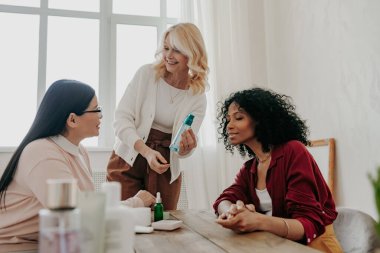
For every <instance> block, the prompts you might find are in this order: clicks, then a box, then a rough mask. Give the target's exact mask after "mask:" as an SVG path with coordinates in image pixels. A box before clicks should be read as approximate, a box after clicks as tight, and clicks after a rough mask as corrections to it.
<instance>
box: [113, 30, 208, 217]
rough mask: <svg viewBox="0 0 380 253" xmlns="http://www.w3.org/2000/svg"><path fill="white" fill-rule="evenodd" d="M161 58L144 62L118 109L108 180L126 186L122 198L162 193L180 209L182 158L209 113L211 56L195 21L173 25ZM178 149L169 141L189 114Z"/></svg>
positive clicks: (171, 205)
mask: <svg viewBox="0 0 380 253" xmlns="http://www.w3.org/2000/svg"><path fill="white" fill-rule="evenodd" d="M156 58H157V62H156V63H155V64H147V65H144V66H142V67H141V68H140V69H139V70H138V71H137V72H136V74H135V76H134V78H133V79H132V81H131V82H130V83H129V85H128V87H127V89H126V91H125V93H124V95H123V97H122V99H121V101H120V102H119V105H118V107H117V109H116V113H115V122H114V129H115V135H116V142H115V145H114V152H113V153H112V155H111V158H110V161H109V163H108V166H107V172H108V174H107V179H108V180H109V181H119V182H120V183H121V184H122V196H123V199H124V198H128V197H131V196H134V194H136V193H137V192H138V191H139V190H147V191H149V192H151V193H152V194H156V193H157V192H161V195H162V201H163V204H164V206H165V209H168V210H169V209H172V210H173V209H176V208H177V202H178V199H179V193H180V189H181V177H180V174H181V171H180V167H179V159H180V158H183V157H187V156H189V155H190V154H191V153H192V151H193V150H194V148H195V147H196V146H197V139H196V136H195V134H196V133H197V132H198V130H199V128H200V126H201V123H202V121H203V118H204V115H205V111H206V95H205V89H206V86H207V81H206V77H207V74H208V64H207V55H206V50H205V45H204V41H203V38H202V35H201V33H200V31H199V29H198V28H197V27H196V26H195V25H194V24H191V23H180V24H177V25H174V26H172V27H170V28H169V29H168V30H167V31H166V32H165V33H164V35H163V38H162V43H161V46H160V47H159V49H158V50H157V53H156ZM189 113H192V114H193V115H194V116H195V117H194V121H193V124H192V127H191V129H189V130H187V131H185V132H184V133H183V134H182V140H181V142H180V149H179V151H178V152H173V151H170V149H169V145H170V142H171V140H172V139H173V138H174V134H175V133H176V132H177V131H178V129H179V128H180V126H181V124H182V122H183V120H184V119H185V117H186V116H187V115H188V114H189Z"/></svg>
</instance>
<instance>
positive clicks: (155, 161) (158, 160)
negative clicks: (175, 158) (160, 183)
mask: <svg viewBox="0 0 380 253" xmlns="http://www.w3.org/2000/svg"><path fill="white" fill-rule="evenodd" d="M143 156H144V157H145V159H146V160H147V162H148V164H149V167H150V168H151V169H152V170H154V171H155V172H157V173H158V174H162V173H164V172H165V171H167V170H168V169H169V167H170V164H168V162H167V161H166V159H165V158H164V157H163V156H162V155H161V153H160V152H158V151H156V150H153V149H151V148H149V150H148V151H147V152H146V153H145V154H144V155H143Z"/></svg>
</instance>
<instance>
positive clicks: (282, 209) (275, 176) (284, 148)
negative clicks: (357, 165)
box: [213, 141, 337, 244]
mask: <svg viewBox="0 0 380 253" xmlns="http://www.w3.org/2000/svg"><path fill="white" fill-rule="evenodd" d="M256 182H257V161H256V159H251V160H249V161H247V162H246V163H245V164H244V166H243V167H242V168H241V169H240V171H239V172H238V174H237V175H236V178H235V182H234V183H233V184H232V185H231V186H230V187H228V188H227V189H225V190H224V191H223V193H222V194H221V195H220V196H219V197H218V199H217V200H216V201H215V203H214V205H213V207H214V209H215V211H216V212H217V210H218V205H219V203H220V202H221V201H223V200H229V201H231V202H233V203H235V202H236V201H237V200H242V201H243V202H244V203H245V204H250V203H252V204H254V205H255V207H256V210H257V211H258V212H261V210H260V208H259V207H260V204H259V203H260V202H259V199H258V197H257V195H256V191H255V186H256ZM266 187H267V190H268V192H269V195H270V196H271V198H272V216H276V217H283V218H292V219H297V220H299V221H300V222H301V223H302V225H303V227H304V229H305V238H304V240H303V241H302V243H307V244H309V243H310V242H311V241H313V239H315V238H316V237H318V236H319V235H321V234H323V233H324V231H325V226H327V225H329V224H331V223H332V222H333V221H334V220H335V219H336V216H337V211H336V209H335V203H334V199H333V197H332V194H331V192H330V190H329V188H328V186H327V184H326V181H325V180H324V178H323V176H322V173H321V172H320V170H319V168H318V165H317V163H316V162H315V160H314V158H313V157H312V155H311V154H310V153H309V151H308V150H307V149H306V147H305V145H303V144H302V143H301V142H299V141H289V142H287V143H284V144H282V145H279V146H277V147H275V148H274V149H273V150H272V159H271V163H270V165H269V169H268V172H267V177H266Z"/></svg>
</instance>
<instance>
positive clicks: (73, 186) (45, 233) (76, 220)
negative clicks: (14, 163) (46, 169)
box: [39, 179, 80, 253]
mask: <svg viewBox="0 0 380 253" xmlns="http://www.w3.org/2000/svg"><path fill="white" fill-rule="evenodd" d="M47 184H48V191H47V203H46V205H47V208H48V209H41V210H40V211H39V226H40V227H39V229H40V235H39V237H40V238H39V252H40V253H80V212H79V209H76V204H77V181H76V179H48V180H47Z"/></svg>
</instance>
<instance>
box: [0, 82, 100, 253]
mask: <svg viewBox="0 0 380 253" xmlns="http://www.w3.org/2000/svg"><path fill="white" fill-rule="evenodd" d="M101 118H102V114H101V108H100V107H99V106H98V101H97V98H96V95H95V91H94V89H93V88H91V87H90V86H89V85H87V84H84V83H81V82H78V81H74V80H59V81H56V82H55V83H53V84H52V85H51V86H50V87H49V89H48V90H47V91H46V94H45V96H44V98H43V99H42V102H41V104H40V106H39V108H38V111H37V114H36V117H35V119H34V121H33V124H32V126H31V127H30V129H29V131H28V133H27V134H26V136H25V137H24V139H23V140H22V141H21V143H20V145H19V146H18V147H17V149H16V151H15V152H14V154H13V156H12V158H11V160H10V161H9V163H8V165H7V166H6V168H5V171H4V173H3V175H2V176H1V179H0V213H1V219H0V247H1V248H2V249H4V250H6V252H8V251H15V250H29V249H36V248H37V240H38V211H39V210H40V209H41V208H44V207H45V204H46V199H45V198H46V180H47V179H50V178H53V179H54V178H60V179H61V178H63V179H64V178H76V179H77V180H78V188H79V189H80V190H94V185H93V182H92V176H91V170H90V163H89V158H88V154H87V152H86V150H85V149H84V148H83V146H82V145H81V144H80V142H81V141H82V140H83V139H84V138H87V137H92V136H97V135H99V126H100V119H101Z"/></svg>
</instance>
